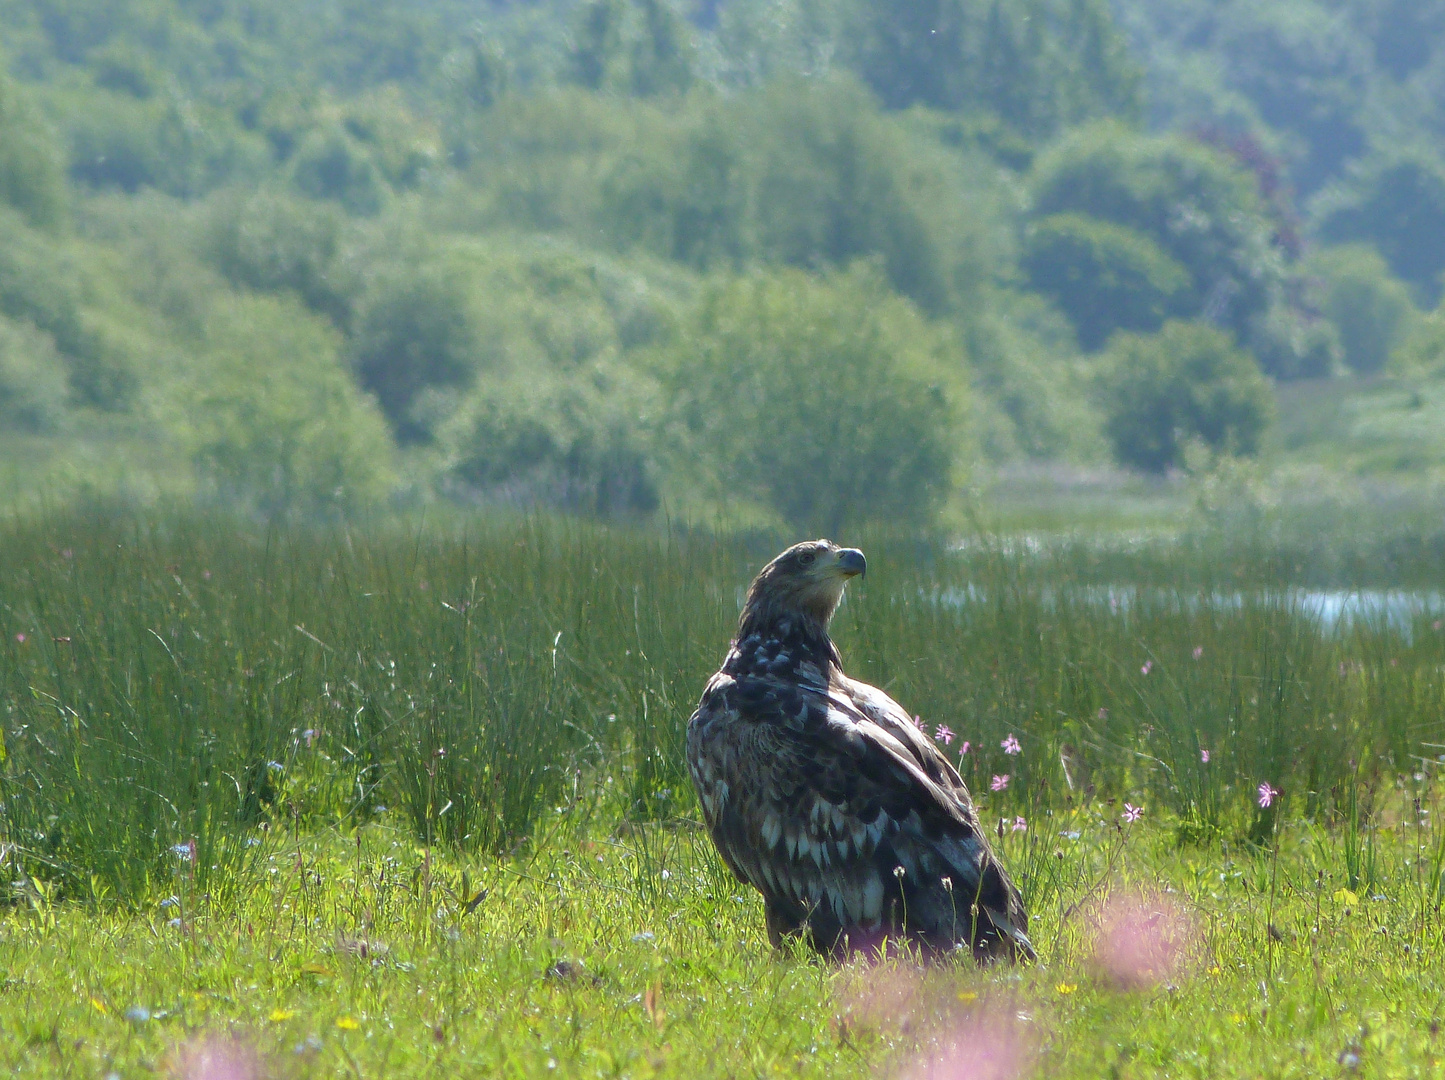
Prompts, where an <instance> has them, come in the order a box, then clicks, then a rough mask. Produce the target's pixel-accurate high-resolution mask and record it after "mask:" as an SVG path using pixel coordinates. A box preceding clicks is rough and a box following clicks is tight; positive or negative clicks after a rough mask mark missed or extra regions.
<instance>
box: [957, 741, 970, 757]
mask: <svg viewBox="0 0 1445 1080" xmlns="http://www.w3.org/2000/svg"><path fill="white" fill-rule="evenodd" d="M971 746H973V743H971V742H969V741H968V740H967V739H965V740H964V741H963V745H961V746H960V747H959V748H958V756H959V757H963V755H964V754H966V753H968V751H969V748H970V747H971Z"/></svg>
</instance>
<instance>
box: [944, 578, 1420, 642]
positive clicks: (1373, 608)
mask: <svg viewBox="0 0 1445 1080" xmlns="http://www.w3.org/2000/svg"><path fill="white" fill-rule="evenodd" d="M1061 591H1062V590H1060V589H1058V588H1057V587H1053V586H1050V587H1047V588H1044V589H1042V590H1040V593H1039V598H1040V599H1041V600H1042V601H1043V603H1044V604H1045V605H1046V606H1052V605H1053V604H1054V603H1055V602H1056V600H1057V597H1058V596H1059V594H1060V592H1061ZM1068 592H1069V595H1070V596H1071V597H1074V598H1076V599H1079V598H1081V599H1083V600H1084V602H1085V603H1091V604H1098V605H1099V606H1101V607H1107V608H1108V609H1109V610H1110V611H1111V612H1127V611H1128V610H1129V609H1130V608H1132V607H1135V606H1136V605H1138V604H1139V603H1140V602H1141V601H1148V602H1153V603H1170V602H1182V603H1183V605H1184V607H1185V608H1186V609H1187V610H1191V611H1193V610H1198V609H1199V608H1200V607H1215V608H1222V609H1237V608H1241V607H1244V606H1245V604H1246V602H1255V603H1265V604H1268V603H1273V604H1279V605H1281V606H1287V607H1294V608H1296V609H1297V610H1299V611H1300V612H1301V613H1302V614H1305V615H1308V616H1311V617H1313V618H1315V619H1317V620H1318V621H1319V624H1320V628H1321V629H1323V630H1325V631H1327V632H1333V631H1336V630H1341V629H1345V628H1348V627H1350V626H1352V625H1354V624H1356V623H1361V622H1363V623H1368V624H1371V625H1375V626H1384V627H1386V628H1388V629H1391V630H1395V631H1397V632H1399V633H1402V634H1404V635H1406V636H1407V637H1408V636H1409V635H1410V633H1411V631H1412V630H1413V628H1414V626H1415V624H1416V622H1417V621H1419V620H1421V619H1445V593H1440V592H1437V591H1415V590H1407V589H1353V590H1345V589H1287V590H1283V591H1279V592H1268V593H1266V592H1262V591H1261V592H1243V591H1240V592H1210V593H1188V592H1179V593H1174V592H1171V591H1169V590H1166V589H1157V588H1150V589H1141V588H1138V587H1136V586H1132V585H1085V586H1080V587H1078V588H1077V589H1070V590H1068ZM935 596H936V598H937V602H938V603H941V604H946V605H950V606H960V607H961V606H963V605H966V604H982V603H987V602H988V591H987V590H986V589H984V588H982V587H981V586H978V585H963V586H954V587H950V588H947V589H942V590H939V591H938V592H937V593H936V594H935Z"/></svg>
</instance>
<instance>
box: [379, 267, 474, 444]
mask: <svg viewBox="0 0 1445 1080" xmlns="http://www.w3.org/2000/svg"><path fill="white" fill-rule="evenodd" d="M467 286H468V283H467V282H466V280H465V279H463V278H461V277H460V276H459V275H458V274H457V273H455V272H453V270H452V268H451V267H449V266H447V265H445V264H444V263H442V262H440V261H432V262H423V263H404V264H399V265H396V266H393V267H390V268H388V269H386V270H385V271H383V273H382V274H381V275H380V276H379V277H378V278H377V280H376V281H375V282H373V284H372V285H371V287H370V288H369V289H368V290H367V291H366V293H365V294H363V296H362V297H361V300H360V303H359V310H358V312H357V316H356V326H355V330H354V333H353V337H352V341H351V357H352V366H353V367H354V368H355V370H356V373H357V377H358V378H359V379H360V381H361V385H362V386H363V387H364V388H365V389H367V390H368V391H370V392H371V393H372V394H375V395H376V399H377V401H378V402H379V403H380V405H381V410H382V412H383V413H385V414H386V418H387V419H388V420H389V421H391V426H392V430H393V431H394V432H395V433H396V437H397V439H398V440H400V441H401V442H403V443H418V442H426V441H429V440H430V439H431V437H432V435H433V426H434V422H435V418H434V417H432V416H429V415H428V413H427V406H428V405H429V404H432V399H431V397H430V396H429V395H427V394H426V393H425V392H426V391H429V390H430V391H447V392H450V391H455V390H458V389H463V388H465V387H467V386H470V385H471V383H472V381H473V379H474V378H475V376H476V368H477V364H478V361H479V359H480V357H481V354H482V342H481V338H480V334H479V331H478V327H477V321H476V318H475V316H474V314H473V311H472V297H471V295H470V294H469V291H468V287H467Z"/></svg>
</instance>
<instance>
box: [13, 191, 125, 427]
mask: <svg viewBox="0 0 1445 1080" xmlns="http://www.w3.org/2000/svg"><path fill="white" fill-rule="evenodd" d="M86 271H87V265H86V264H85V263H83V262H82V261H81V260H80V259H78V258H77V257H76V252H75V251H73V250H72V249H71V248H70V247H69V246H67V245H66V244H63V243H61V242H59V241H57V240H56V239H55V238H54V237H53V236H50V235H48V234H45V233H40V232H37V231H36V230H34V229H31V228H27V227H26V225H25V224H24V223H23V222H22V221H21V220H20V219H19V218H18V217H17V216H16V215H15V214H14V213H13V212H7V211H4V210H0V315H8V316H10V317H11V318H12V319H16V320H18V321H22V322H28V323H32V324H34V325H35V326H36V327H38V328H39V329H41V330H43V331H44V332H45V333H46V334H48V335H49V336H50V337H51V339H52V340H53V341H54V343H55V346H56V347H57V348H58V349H59V350H60V353H61V355H62V358H63V360H64V363H65V369H66V374H67V379H68V381H69V386H70V393H71V396H72V397H74V399H75V400H76V401H77V402H79V403H81V404H85V405H95V406H98V407H100V408H105V409H118V408H122V407H124V406H125V405H126V404H127V403H128V402H129V401H130V398H131V395H132V394H133V393H134V391H135V388H136V377H135V373H134V371H133V370H132V369H131V367H130V365H129V363H128V361H127V360H126V359H125V358H123V357H121V356H118V355H117V354H116V352H115V350H114V349H113V348H112V347H111V346H110V345H109V344H108V343H107V342H106V340H105V339H103V338H102V337H101V335H100V334H98V333H96V331H95V329H94V328H93V326H92V325H91V323H90V321H89V320H88V319H87V317H86V313H85V311H84V310H83V307H82V301H83V300H84V298H85V289H86V286H87V283H88V279H89V277H90V275H89V274H88V273H87V272H86Z"/></svg>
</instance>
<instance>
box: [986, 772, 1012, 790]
mask: <svg viewBox="0 0 1445 1080" xmlns="http://www.w3.org/2000/svg"><path fill="white" fill-rule="evenodd" d="M1008 776H1009V774H1008V773H1004V774H1003V775H1002V776H995V777H994V778H993V780H992V782H990V784H989V785H988V786H989V790H990V791H1002V790H1003V789H1004V788H1006V787H1008Z"/></svg>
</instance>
